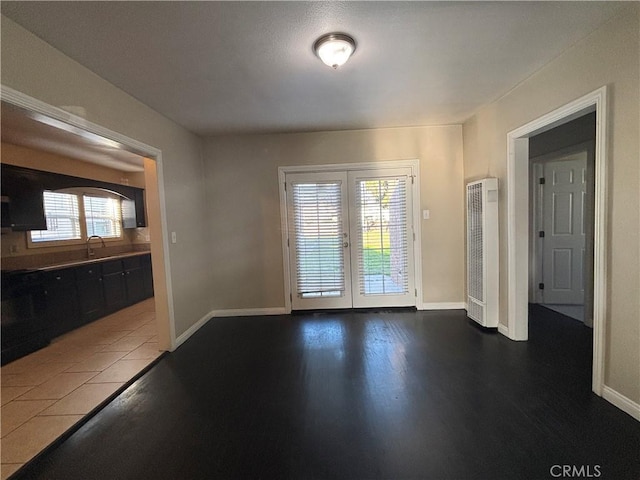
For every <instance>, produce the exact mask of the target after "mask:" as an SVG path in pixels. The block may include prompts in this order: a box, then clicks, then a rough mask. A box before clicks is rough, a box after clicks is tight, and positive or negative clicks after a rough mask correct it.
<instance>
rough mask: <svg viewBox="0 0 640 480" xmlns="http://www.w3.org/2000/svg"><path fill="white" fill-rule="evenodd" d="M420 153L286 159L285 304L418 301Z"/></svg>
mask: <svg viewBox="0 0 640 480" xmlns="http://www.w3.org/2000/svg"><path fill="white" fill-rule="evenodd" d="M417 175H418V161H398V162H384V163H375V164H348V165H323V166H318V167H313V168H311V167H281V168H280V180H281V215H282V224H283V257H284V263H285V265H284V266H285V268H284V270H285V291H286V295H287V297H288V298H285V302H286V304H287V310H288V311H290V310H292V309H293V310H317V309H323V310H324V309H338V308H339V309H345V308H377V307H416V306H417V305H419V304H420V303H419V301H420V300H419V295H418V292H419V291H420V287H419V285H421V281H420V268H419V265H420V264H419V263H418V262H419V260H418V257H419V248H417V247H416V245H419V244H420V235H419V231H418V230H419V229H418V228H417V226H419V222H418V221H417V218H416V216H417V212H418V206H419V198H417V197H418V188H417V182H415V180H414V179H415V178H417Z"/></svg>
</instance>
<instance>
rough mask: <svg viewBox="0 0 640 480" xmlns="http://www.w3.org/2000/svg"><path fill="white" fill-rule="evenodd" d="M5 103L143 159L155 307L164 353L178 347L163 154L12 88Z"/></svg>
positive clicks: (4, 92)
mask: <svg viewBox="0 0 640 480" xmlns="http://www.w3.org/2000/svg"><path fill="white" fill-rule="evenodd" d="M1 98H2V102H3V103H5V104H7V105H11V106H13V107H16V108H18V109H22V110H23V111H25V112H28V113H29V114H31V115H35V116H37V115H40V116H41V117H43V118H44V119H50V120H51V121H52V122H51V123H53V125H54V126H59V127H63V126H68V127H69V131H71V132H73V133H74V134H76V135H83V134H86V135H87V136H89V137H93V138H95V139H103V140H104V141H105V142H106V143H108V144H110V145H113V146H115V147H116V148H119V149H122V150H124V151H126V152H129V153H131V154H134V155H138V156H139V157H140V161H141V162H142V163H143V168H144V184H145V203H146V207H147V221H148V235H149V236H150V238H151V239H152V241H151V262H152V266H153V289H154V306H155V317H156V326H157V334H158V346H159V348H160V350H165V351H171V350H173V349H175V347H176V338H175V325H174V316H173V304H172V303H173V302H172V295H171V280H170V275H169V273H168V272H169V271H170V265H169V255H168V251H169V239H168V236H167V232H166V229H165V228H163V225H166V209H165V206H164V202H165V201H164V187H163V181H162V152H161V151H160V150H159V149H157V148H154V147H151V146H149V145H146V144H144V143H142V142H139V141H137V140H135V139H132V138H129V137H127V136H125V135H122V134H120V133H118V132H114V131H112V130H110V129H107V128H105V127H102V126H100V125H97V124H95V123H92V122H89V121H87V120H85V119H84V118H82V117H80V116H77V115H73V114H70V113H68V112H67V111H65V110H62V109H60V108H57V107H54V106H52V105H49V104H47V103H45V102H42V101H40V100H37V99H35V98H33V97H30V96H28V95H25V94H23V93H21V92H19V91H16V90H13V89H11V88H9V87H6V86H2V92H1Z"/></svg>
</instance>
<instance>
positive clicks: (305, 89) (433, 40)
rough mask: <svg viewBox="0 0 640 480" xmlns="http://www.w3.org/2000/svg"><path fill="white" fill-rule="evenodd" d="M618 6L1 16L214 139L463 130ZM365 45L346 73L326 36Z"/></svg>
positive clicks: (246, 5)
mask: <svg viewBox="0 0 640 480" xmlns="http://www.w3.org/2000/svg"><path fill="white" fill-rule="evenodd" d="M620 8H621V4H620V3H616V2H9V1H3V2H2V5H1V9H2V13H3V14H4V15H6V16H8V17H10V18H11V19H13V20H14V21H16V22H17V23H19V24H21V25H22V26H24V27H25V28H26V29H28V30H30V31H32V32H34V33H35V34H36V35H38V36H39V37H41V38H42V39H44V40H45V41H47V42H48V43H50V44H51V45H53V46H55V47H56V48H58V49H59V50H61V51H63V52H64V53H66V54H67V55H69V56H70V57H72V58H74V59H75V60H77V61H78V62H80V63H81V64H83V65H85V66H87V67H88V68H90V69H91V70H93V71H94V72H95V73H97V74H98V75H100V76H101V77H103V78H105V79H107V80H109V81H110V82H112V83H113V84H115V85H117V86H118V87H120V88H122V89H123V90H124V91H126V92H128V93H129V94H131V95H133V96H134V97H136V98H138V99H139V100H141V101H142V102H144V103H145V104H147V105H149V106H151V107H152V108H154V109H155V110H157V111H158V112H160V113H162V114H164V115H165V116H167V117H169V118H171V119H173V120H174V121H176V122H177V123H179V124H181V125H183V126H184V127H186V128H187V129H189V130H191V131H193V132H196V133H199V134H202V135H208V134H218V133H231V132H283V131H289V132H290V131H313V130H339V129H355V128H372V127H392V126H409V125H441V124H458V123H462V122H463V121H464V120H466V119H467V118H468V117H469V116H471V115H472V114H473V112H474V111H475V110H477V109H478V108H479V107H480V106H482V105H484V104H487V103H489V102H491V101H493V100H495V99H497V98H499V97H500V96H501V95H503V94H505V93H506V92H508V91H509V90H510V89H511V88H513V87H514V86H515V85H517V84H518V83H519V82H521V81H522V80H524V79H525V78H527V77H528V76H529V75H531V74H532V73H534V72H535V71H536V70H537V69H539V68H541V67H542V66H543V65H545V64H546V63H547V62H549V61H550V60H552V59H553V58H555V57H556V56H558V55H559V54H560V53H561V52H563V51H564V50H566V49H567V48H569V47H570V46H571V45H573V44H574V43H576V42H577V41H579V40H580V39H582V38H584V37H585V36H587V35H588V34H589V33H590V32H592V31H593V30H594V29H595V28H597V27H598V26H599V25H601V24H602V23H603V22H605V21H606V20H607V19H609V18H610V17H611V16H613V15H614V14H615V13H616V12H617V11H618V9H620ZM334 31H340V32H345V33H348V34H350V35H352V36H353V37H354V38H355V39H356V41H357V42H358V48H357V51H356V52H355V55H354V56H353V58H352V59H351V60H350V61H349V62H348V63H347V64H346V65H345V66H343V67H341V68H340V69H338V70H337V71H334V70H332V69H330V68H328V67H326V66H324V65H323V64H322V63H321V62H320V61H319V60H318V59H317V58H316V57H315V56H314V54H313V52H312V50H311V45H312V44H313V42H314V41H315V40H316V39H317V38H318V37H319V36H321V35H322V34H325V33H328V32H334Z"/></svg>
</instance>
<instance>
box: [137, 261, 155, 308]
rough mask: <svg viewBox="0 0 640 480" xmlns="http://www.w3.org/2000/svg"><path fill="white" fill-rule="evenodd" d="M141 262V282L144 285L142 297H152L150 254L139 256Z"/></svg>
mask: <svg viewBox="0 0 640 480" xmlns="http://www.w3.org/2000/svg"><path fill="white" fill-rule="evenodd" d="M140 263H141V264H142V284H143V285H144V298H149V297H153V270H152V269H151V255H144V256H143V257H141V258H140Z"/></svg>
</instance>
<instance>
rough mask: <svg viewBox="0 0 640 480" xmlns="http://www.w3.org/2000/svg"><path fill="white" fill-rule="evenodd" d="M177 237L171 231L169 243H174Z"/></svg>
mask: <svg viewBox="0 0 640 480" xmlns="http://www.w3.org/2000/svg"><path fill="white" fill-rule="evenodd" d="M177 241H178V238H177V236H176V232H171V243H176V242H177Z"/></svg>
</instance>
